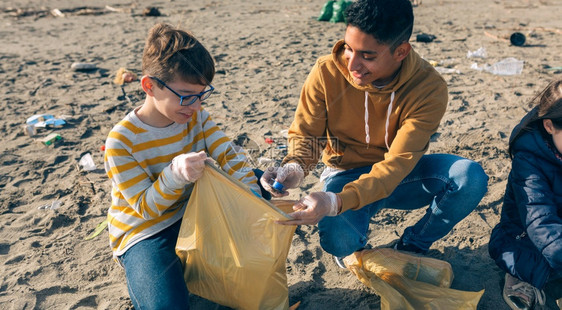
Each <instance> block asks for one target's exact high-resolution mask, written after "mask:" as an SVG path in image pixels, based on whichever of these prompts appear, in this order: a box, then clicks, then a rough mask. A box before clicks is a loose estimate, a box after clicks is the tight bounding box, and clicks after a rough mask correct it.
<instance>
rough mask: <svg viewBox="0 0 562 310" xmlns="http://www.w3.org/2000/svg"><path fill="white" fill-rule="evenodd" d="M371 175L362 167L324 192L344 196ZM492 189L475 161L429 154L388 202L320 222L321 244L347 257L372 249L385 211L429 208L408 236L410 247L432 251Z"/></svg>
mask: <svg viewBox="0 0 562 310" xmlns="http://www.w3.org/2000/svg"><path fill="white" fill-rule="evenodd" d="M370 170H371V166H367V167H360V168H355V169H350V170H346V171H342V172H340V173H337V174H336V175H333V176H331V177H328V178H327V179H326V180H325V183H324V191H327V192H334V193H339V192H341V191H342V189H343V187H344V186H345V185H346V184H347V183H350V182H352V181H355V180H357V179H358V178H359V176H361V175H362V174H365V173H368V172H369V171H370ZM487 185H488V176H487V175H486V173H485V172H484V170H483V169H482V167H481V166H480V165H479V164H478V163H476V162H474V161H471V160H468V159H466V158H462V157H459V156H455V155H450V154H430V155H424V156H422V158H421V159H420V161H419V162H418V164H417V165H416V167H415V168H414V170H412V172H411V173H410V174H409V175H408V176H407V177H406V178H404V180H402V182H401V183H400V184H399V185H398V187H397V188H396V189H395V190H394V191H393V192H392V193H391V194H390V196H388V197H387V198H384V199H381V200H378V201H375V202H374V203H371V204H369V205H366V206H364V207H362V208H361V209H358V210H348V211H346V212H344V213H342V214H340V215H338V216H334V217H324V218H323V219H322V220H321V221H320V222H319V223H318V229H319V234H320V245H321V246H322V248H323V249H324V250H325V251H326V252H328V253H330V254H332V255H334V256H338V257H344V256H347V255H349V254H351V253H353V252H355V251H357V250H359V249H361V248H363V247H364V246H365V245H366V243H367V232H368V229H369V221H370V219H371V217H373V216H374V215H375V214H376V213H377V212H378V211H379V210H381V209H383V208H392V209H400V210H414V209H418V208H422V207H424V206H429V207H428V208H427V212H426V213H425V215H424V216H423V217H422V218H421V219H420V220H419V221H418V222H417V223H416V224H415V225H414V226H410V227H408V228H406V229H405V231H404V234H403V236H402V240H403V242H404V243H406V244H412V245H415V246H417V247H418V248H420V249H422V250H425V251H427V250H428V249H429V247H430V246H431V244H432V243H433V242H435V241H436V240H438V239H440V238H442V237H443V236H445V235H446V234H447V233H449V231H451V229H452V228H453V226H455V225H456V224H457V223H458V222H459V221H461V220H462V219H463V218H465V217H466V216H467V215H468V214H469V213H470V212H472V210H474V209H475V208H476V206H478V203H479V202H480V200H481V199H482V197H484V194H485V193H486V191H487Z"/></svg>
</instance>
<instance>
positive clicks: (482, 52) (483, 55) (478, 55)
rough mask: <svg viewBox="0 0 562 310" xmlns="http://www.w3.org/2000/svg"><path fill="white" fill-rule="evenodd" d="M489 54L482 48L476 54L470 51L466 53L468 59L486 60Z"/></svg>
mask: <svg viewBox="0 0 562 310" xmlns="http://www.w3.org/2000/svg"><path fill="white" fill-rule="evenodd" d="M486 56H487V53H486V49H485V48H484V47H480V48H479V49H477V50H475V51H474V52H471V51H468V52H467V53H466V58H486Z"/></svg>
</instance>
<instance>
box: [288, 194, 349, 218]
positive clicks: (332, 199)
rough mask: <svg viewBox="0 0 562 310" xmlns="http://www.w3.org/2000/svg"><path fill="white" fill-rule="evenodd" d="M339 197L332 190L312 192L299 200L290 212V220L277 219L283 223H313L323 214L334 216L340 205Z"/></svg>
mask: <svg viewBox="0 0 562 310" xmlns="http://www.w3.org/2000/svg"><path fill="white" fill-rule="evenodd" d="M340 205H341V202H340V199H338V196H337V195H336V194H334V193H332V192H314V193H310V195H307V196H305V197H304V198H302V199H301V200H299V201H298V202H297V203H296V204H295V205H294V206H293V210H295V212H293V213H290V214H289V216H290V217H292V218H293V219H292V220H287V221H277V223H279V224H283V225H303V224H304V225H314V224H317V223H318V222H320V220H321V219H322V218H324V216H336V215H338V212H339V211H340V209H341V207H340Z"/></svg>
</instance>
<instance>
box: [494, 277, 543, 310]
mask: <svg viewBox="0 0 562 310" xmlns="http://www.w3.org/2000/svg"><path fill="white" fill-rule="evenodd" d="M503 299H504V300H505V302H506V303H507V305H508V306H509V307H510V308H511V309H513V310H530V309H533V308H534V307H535V305H536V304H539V305H544V302H545V300H546V297H545V295H544V292H543V291H542V290H539V289H538V288H536V287H534V286H532V285H531V284H529V283H527V282H523V281H521V280H519V279H517V278H516V277H514V276H512V275H510V274H509V273H506V274H505V284H504V286H503Z"/></svg>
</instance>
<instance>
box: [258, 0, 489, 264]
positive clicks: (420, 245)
mask: <svg viewBox="0 0 562 310" xmlns="http://www.w3.org/2000/svg"><path fill="white" fill-rule="evenodd" d="M346 23H347V28H346V31H345V36H344V39H343V40H341V41H339V42H337V43H336V44H335V46H334V47H333V49H332V53H331V55H326V56H323V57H321V58H320V59H319V60H318V61H317V62H316V64H315V65H314V67H313V68H312V71H311V72H310V74H309V76H308V78H307V80H306V81H305V83H304V86H303V89H302V92H301V97H300V100H299V104H298V106H297V109H296V112H295V118H294V120H293V123H292V125H291V127H290V129H289V148H288V154H287V156H286V157H285V158H284V160H283V166H282V167H271V168H269V169H268V170H267V171H266V172H265V173H264V174H263V176H262V178H261V183H262V185H263V186H264V187H265V188H266V189H268V190H269V191H271V192H272V193H273V194H274V195H275V196H283V195H287V194H288V193H287V192H286V191H281V192H278V191H275V190H273V189H272V184H273V182H274V181H277V182H279V183H281V184H282V185H284V187H285V189H290V188H296V187H298V186H299V184H300V183H301V181H302V179H303V178H304V176H305V174H306V173H309V172H310V170H311V169H314V168H315V167H316V165H317V162H318V160H320V158H321V159H322V161H323V163H324V164H325V165H326V166H327V168H326V169H325V170H324V172H323V173H322V176H321V178H320V180H321V181H322V180H323V181H324V188H323V191H322V192H313V193H310V194H309V195H307V196H305V197H304V198H303V199H301V200H300V202H298V203H297V204H296V205H295V206H294V209H295V212H293V213H291V214H290V215H291V216H292V217H293V220H290V221H286V222H283V224H293V225H294V224H297V225H300V224H317V223H318V231H319V236H320V245H321V246H322V248H323V249H324V250H325V251H326V252H328V253H330V254H332V255H334V256H335V258H336V262H337V263H338V265H339V266H340V267H343V268H345V266H344V265H343V264H342V260H341V258H342V257H345V256H347V255H350V254H352V253H353V252H355V251H358V250H361V249H362V248H364V247H366V246H367V241H368V235H367V233H368V229H369V223H370V220H371V218H372V217H373V216H374V215H375V214H376V213H377V212H378V211H379V210H380V209H382V208H397V209H402V210H414V209H419V208H423V207H427V206H428V207H427V208H426V213H425V215H424V216H423V217H422V218H421V219H419V221H418V222H417V223H416V224H414V225H412V226H411V227H408V228H406V229H405V231H404V233H403V234H402V237H401V238H400V240H399V241H398V243H396V245H395V248H396V249H398V250H405V251H410V252H415V253H422V254H423V253H426V252H427V251H428V250H429V248H430V247H431V245H432V244H433V242H435V241H436V240H438V239H439V238H442V237H443V236H445V235H446V234H447V233H449V231H451V229H452V228H453V227H454V226H455V225H456V224H457V223H458V222H459V221H461V220H462V219H463V218H465V217H466V216H467V215H468V214H469V213H470V212H472V210H474V208H476V206H477V205H478V203H479V202H480V200H481V199H482V197H483V196H484V194H485V193H486V189H487V181H488V177H487V176H486V174H485V173H484V170H483V169H482V167H481V166H480V165H478V164H477V163H475V162H474V161H471V160H468V159H466V158H462V157H459V156H455V155H451V154H429V155H426V154H425V153H426V151H427V150H428V147H429V142H430V138H431V136H432V135H433V134H434V133H435V132H436V131H437V128H438V127H439V122H440V121H441V118H442V117H443V114H444V113H445V110H446V108H447V84H446V83H445V81H444V80H443V78H441V76H440V75H439V73H437V72H436V71H435V69H433V67H432V66H431V65H430V64H429V63H428V62H427V61H425V60H423V59H422V58H421V57H420V56H419V55H418V54H417V53H415V52H414V50H413V49H412V47H411V46H410V43H409V39H410V36H411V34H412V28H413V25H414V16H413V10H412V5H411V3H410V1H409V0H358V1H354V2H353V3H352V4H351V5H350V6H349V7H348V9H347V10H346Z"/></svg>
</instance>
